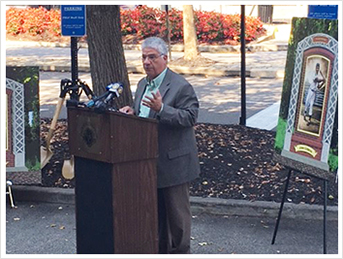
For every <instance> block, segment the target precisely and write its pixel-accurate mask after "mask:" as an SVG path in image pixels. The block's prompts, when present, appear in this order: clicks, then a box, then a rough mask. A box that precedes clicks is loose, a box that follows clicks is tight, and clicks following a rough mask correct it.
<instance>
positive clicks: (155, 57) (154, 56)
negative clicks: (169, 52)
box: [142, 54, 163, 62]
mask: <svg viewBox="0 0 343 259" xmlns="http://www.w3.org/2000/svg"><path fill="white" fill-rule="evenodd" d="M161 56H163V54H160V55H155V54H151V55H146V56H145V55H143V56H142V61H143V62H144V61H145V60H146V59H148V60H150V61H152V62H154V61H155V60H156V59H157V58H159V57H161Z"/></svg>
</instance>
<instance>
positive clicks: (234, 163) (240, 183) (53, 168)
mask: <svg viewBox="0 0 343 259" xmlns="http://www.w3.org/2000/svg"><path fill="white" fill-rule="evenodd" d="M50 122H51V119H41V145H42V146H45V141H44V139H45V137H46V135H47V132H48V130H49V127H50ZM195 132H196V138H197V142H198V148H199V158H200V166H201V174H200V177H199V178H197V179H196V180H194V181H193V182H192V184H191V195H192V196H200V197H217V198H223V199H244V200H249V201H255V200H259V201H275V202H281V199H282V194H283V191H284V185H285V181H286V179H287V174H288V169H287V168H285V167H283V166H282V165H280V164H279V163H277V162H276V161H273V152H274V138H275V132H273V131H267V130H260V129H255V128H249V127H245V126H241V125H218V124H202V123H200V124H197V125H196V127H195ZM51 146H52V149H53V152H54V155H53V157H52V158H51V160H50V162H49V163H48V164H47V165H46V166H45V167H44V168H43V170H42V185H43V186H45V187H61V188H74V186H75V181H74V179H71V180H67V179H65V178H64V177H63V176H62V173H61V172H62V166H63V161H64V160H68V159H70V154H69V147H68V132H67V121H66V120H59V121H58V123H57V126H56V130H55V133H54V137H53V139H52V141H51ZM287 202H292V203H296V204H298V203H306V204H320V205H322V204H323V203H324V199H323V180H321V179H318V178H316V177H313V176H310V175H306V174H302V173H299V172H293V173H292V176H291V179H290V183H289V188H288V194H287ZM328 205H338V185H337V183H336V182H335V179H334V178H333V179H332V180H329V181H328Z"/></svg>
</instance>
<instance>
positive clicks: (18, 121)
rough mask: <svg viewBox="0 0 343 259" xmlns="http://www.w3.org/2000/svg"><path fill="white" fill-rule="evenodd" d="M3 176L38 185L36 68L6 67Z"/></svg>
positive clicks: (37, 81)
mask: <svg viewBox="0 0 343 259" xmlns="http://www.w3.org/2000/svg"><path fill="white" fill-rule="evenodd" d="M6 175H7V177H8V179H10V180H12V181H13V183H14V184H36V183H41V170H40V116H39V67H11V66H7V67H6Z"/></svg>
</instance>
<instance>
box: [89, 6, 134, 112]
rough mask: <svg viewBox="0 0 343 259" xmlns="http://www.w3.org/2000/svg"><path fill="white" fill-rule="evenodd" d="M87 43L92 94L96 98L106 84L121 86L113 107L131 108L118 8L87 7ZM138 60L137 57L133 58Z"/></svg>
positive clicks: (104, 88) (104, 89)
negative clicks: (119, 84) (118, 96)
mask: <svg viewBox="0 0 343 259" xmlns="http://www.w3.org/2000/svg"><path fill="white" fill-rule="evenodd" d="M86 10H87V11H86V12H87V41H88V52H89V62H90V69H91V77H92V84H93V91H94V93H95V94H96V95H97V96H99V95H101V94H102V93H104V92H105V91H106V86H107V85H109V84H110V83H114V82H121V83H123V84H124V92H123V93H122V95H121V97H120V98H118V100H115V105H116V106H117V107H118V108H120V107H122V106H124V105H131V104H132V93H131V89H130V82H129V77H128V73H127V67H126V62H125V56H124V49H123V43H122V38H121V37H122V35H121V27H120V9H119V5H87V6H86ZM137 58H138V57H137Z"/></svg>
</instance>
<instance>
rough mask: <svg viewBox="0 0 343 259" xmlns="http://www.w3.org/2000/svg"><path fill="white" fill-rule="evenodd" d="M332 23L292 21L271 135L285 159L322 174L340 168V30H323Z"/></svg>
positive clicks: (329, 21)
mask: <svg viewBox="0 0 343 259" xmlns="http://www.w3.org/2000/svg"><path fill="white" fill-rule="evenodd" d="M330 23H331V25H332V24H333V25H337V21H335V20H317V19H308V18H294V19H293V21H292V26H293V27H292V33H293V37H291V38H293V40H294V45H293V48H289V49H288V54H287V63H286V73H285V79H284V85H283V95H282V98H281V107H280V114H279V122H278V128H277V134H276V141H275V149H276V152H277V154H279V155H280V156H281V157H282V158H283V161H285V159H286V160H288V163H289V164H293V167H295V168H296V169H299V166H298V165H297V164H296V163H295V162H297V163H299V164H300V165H305V167H302V166H300V168H304V170H306V171H310V172H312V171H317V172H319V175H318V174H317V175H316V176H323V177H324V178H326V177H325V174H326V173H330V172H333V171H336V170H337V168H338V137H337V135H338V133H337V124H338V116H337V106H338V42H337V36H338V35H337V30H336V32H333V31H330V33H331V35H329V34H327V33H326V32H327V31H325V28H329V26H328V25H330ZM303 27H306V28H312V30H303V29H299V28H303ZM333 27H334V26H333ZM334 28H337V27H334ZM316 29H318V31H316ZM290 43H292V42H291V41H290ZM290 51H291V52H293V53H289V52H290ZM309 168H310V170H309ZM316 169H318V170H316ZM321 174H324V175H321Z"/></svg>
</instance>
